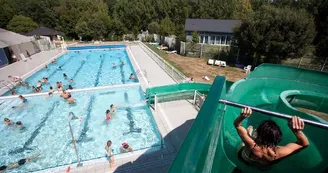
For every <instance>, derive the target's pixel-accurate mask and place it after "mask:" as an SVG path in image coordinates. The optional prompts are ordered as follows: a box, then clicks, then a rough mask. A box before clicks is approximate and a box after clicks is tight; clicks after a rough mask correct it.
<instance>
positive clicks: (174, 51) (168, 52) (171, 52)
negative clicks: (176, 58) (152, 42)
mask: <svg viewBox="0 0 328 173" xmlns="http://www.w3.org/2000/svg"><path fill="white" fill-rule="evenodd" d="M166 53H167V54H175V53H177V51H176V50H173V51H166Z"/></svg>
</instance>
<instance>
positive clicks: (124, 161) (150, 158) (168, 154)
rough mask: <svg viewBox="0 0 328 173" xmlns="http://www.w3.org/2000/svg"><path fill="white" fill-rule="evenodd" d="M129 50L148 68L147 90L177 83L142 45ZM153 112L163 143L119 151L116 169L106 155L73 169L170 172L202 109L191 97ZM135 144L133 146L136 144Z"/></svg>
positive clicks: (139, 65)
mask: <svg viewBox="0 0 328 173" xmlns="http://www.w3.org/2000/svg"><path fill="white" fill-rule="evenodd" d="M127 53H128V54H129V57H130V60H131V63H132V65H133V67H134V69H135V70H136V71H143V72H145V73H142V74H140V75H138V78H139V81H140V84H141V86H142V88H143V90H144V89H145V88H146V87H147V86H160V85H169V84H175V83H176V82H175V81H174V80H173V79H172V78H171V77H170V76H169V75H168V74H167V73H166V72H165V71H164V70H163V69H162V68H161V67H160V66H159V65H158V64H157V63H156V62H155V61H154V60H153V59H152V58H151V57H149V56H148V54H147V53H146V52H145V51H144V50H143V49H142V48H141V47H139V45H137V44H130V46H128V48H127ZM31 61H32V60H31ZM41 64H42V63H41ZM148 83H149V84H148ZM152 113H153V116H154V119H155V121H156V123H157V126H158V129H159V131H160V133H161V135H162V137H163V141H164V145H163V146H162V147H154V148H149V149H145V150H141V151H135V152H133V153H127V154H121V155H117V156H115V165H114V167H113V168H112V169H109V163H108V161H107V160H106V159H105V158H100V159H95V160H91V161H85V162H83V166H82V167H77V165H76V164H72V165H71V169H70V172H77V173H83V172H86V173H98V172H99V173H100V172H132V171H133V172H137V173H138V172H167V171H168V169H169V167H170V165H171V163H172V161H173V160H174V157H175V155H176V154H177V152H178V150H179V148H180V146H181V144H182V143H183V140H184V138H185V136H186V135H187V133H188V132H189V129H190V127H191V125H192V123H193V120H194V119H195V117H196V116H197V113H198V111H197V110H196V109H195V108H194V106H193V105H192V104H191V103H189V102H188V101H186V100H181V101H173V102H168V103H160V104H158V109H157V110H156V111H154V110H152ZM104 146H105V144H104ZM131 146H132V147H133V144H131ZM67 168H68V166H67V165H66V166H61V167H57V168H51V169H46V170H42V171H38V172H40V173H41V172H66V170H67Z"/></svg>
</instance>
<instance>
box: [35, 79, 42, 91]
mask: <svg viewBox="0 0 328 173" xmlns="http://www.w3.org/2000/svg"><path fill="white" fill-rule="evenodd" d="M36 88H38V89H39V90H40V91H41V90H42V83H41V81H38V83H37V84H36Z"/></svg>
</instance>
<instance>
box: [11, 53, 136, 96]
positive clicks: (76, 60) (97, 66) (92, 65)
mask: <svg viewBox="0 0 328 173" xmlns="http://www.w3.org/2000/svg"><path fill="white" fill-rule="evenodd" d="M75 49H77V48H74V50H75ZM80 49H81V48H80ZM121 62H124V65H121ZM113 63H115V64H116V67H115V68H114V67H113ZM59 67H61V69H60V68H59ZM64 73H65V74H66V75H67V79H64V77H63V74H64ZM131 73H132V74H134V76H136V74H135V71H134V70H133V67H132V65H131V62H130V60H129V57H128V55H127V53H126V50H125V48H120V49H102V50H100V49H98V50H97V49H95V50H83V51H77V50H75V51H68V52H67V53H66V54H65V55H62V56H61V57H59V58H58V59H57V63H55V64H52V63H50V64H49V65H48V68H43V69H41V70H40V71H38V72H36V73H35V74H33V75H32V76H30V77H29V78H27V79H26V80H25V81H26V82H28V83H29V85H30V86H29V87H24V86H17V87H16V92H17V93H18V94H29V93H33V92H34V91H33V90H32V89H31V86H36V85H37V82H38V81H39V80H41V79H42V78H43V77H47V78H48V80H49V82H48V84H43V90H42V92H47V91H49V88H50V86H52V87H54V89H56V82H60V81H61V82H63V84H64V89H65V88H68V85H69V79H73V80H74V82H73V83H72V84H71V85H72V87H73V89H76V88H89V87H97V86H108V85H117V84H127V83H136V82H138V79H129V77H130V74H131ZM25 81H24V82H25ZM5 95H11V93H10V92H7V93H6V94H5Z"/></svg>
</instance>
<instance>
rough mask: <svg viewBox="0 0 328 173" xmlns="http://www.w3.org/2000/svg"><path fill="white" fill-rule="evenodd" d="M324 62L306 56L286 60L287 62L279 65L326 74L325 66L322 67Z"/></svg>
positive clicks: (327, 68)
mask: <svg viewBox="0 0 328 173" xmlns="http://www.w3.org/2000/svg"><path fill="white" fill-rule="evenodd" d="M324 61H325V60H324V59H321V60H320V59H318V58H315V57H311V56H307V57H303V58H297V59H287V60H284V61H282V62H281V64H282V65H288V66H295V67H300V68H306V69H312V70H318V71H326V72H328V67H327V65H326V66H323V65H324V63H325V62H324Z"/></svg>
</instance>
